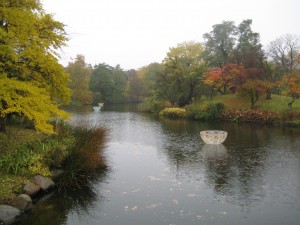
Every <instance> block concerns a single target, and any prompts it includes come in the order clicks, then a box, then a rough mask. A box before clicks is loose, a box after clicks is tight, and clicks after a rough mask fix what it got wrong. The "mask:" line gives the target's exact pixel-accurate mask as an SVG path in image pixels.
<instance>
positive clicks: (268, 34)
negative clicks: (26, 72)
mask: <svg viewBox="0 0 300 225" xmlns="http://www.w3.org/2000/svg"><path fill="white" fill-rule="evenodd" d="M41 2H42V3H43V7H44V9H45V10H46V12H47V13H51V14H53V15H54V18H55V19H56V20H58V21H60V22H63V23H64V24H65V25H66V31H67V32H68V34H69V38H70V41H68V43H67V44H68V47H64V48H63V52H62V53H61V63H62V64H63V65H67V63H68V62H69V61H70V60H71V58H75V57H76V55H77V54H82V55H84V56H85V59H86V62H87V63H90V64H92V65H95V64H98V63H102V62H105V63H107V64H109V65H111V66H116V65H117V64H119V65H120V66H121V67H122V68H123V69H125V70H127V69H138V68H140V67H142V66H146V65H148V64H150V63H152V62H161V61H162V60H163V58H164V57H165V56H166V53H167V52H168V50H169V48H170V47H176V46H177V44H178V43H182V42H184V41H192V40H193V41H198V42H202V41H203V39H202V36H203V34H204V33H207V32H210V31H211V30H212V26H213V25H214V24H219V23H222V21H224V20H225V21H229V20H230V21H234V22H235V25H238V24H239V23H241V22H242V20H244V19H252V20H253V23H252V30H253V31H254V32H258V33H259V34H260V37H261V43H262V44H263V46H267V45H268V44H269V43H270V42H271V41H273V40H275V39H276V38H278V37H280V36H282V35H284V34H295V35H300V1H299V0H251V1H250V0H249V1H244V0H41Z"/></svg>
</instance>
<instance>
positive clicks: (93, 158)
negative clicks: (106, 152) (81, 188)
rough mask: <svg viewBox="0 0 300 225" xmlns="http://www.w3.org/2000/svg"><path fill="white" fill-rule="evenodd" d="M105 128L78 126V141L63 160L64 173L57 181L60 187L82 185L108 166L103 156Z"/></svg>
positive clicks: (76, 130) (76, 133)
mask: <svg viewBox="0 0 300 225" xmlns="http://www.w3.org/2000/svg"><path fill="white" fill-rule="evenodd" d="M106 133H107V131H106V130H105V129H101V128H84V127H76V128H75V129H74V136H75V139H76V143H75V146H74V148H73V149H72V151H71V152H70V154H69V155H68V156H67V157H66V158H65V159H64V161H63V162H62V169H63V170H64V173H63V174H62V175H61V177H60V179H59V180H58V182H57V185H58V186H59V187H66V186H68V185H70V184H72V185H76V184H78V185H80V184H82V183H84V182H86V181H87V179H89V178H90V177H92V176H93V174H95V172H96V171H97V170H98V169H105V168H107V165H106V161H105V159H104V157H103V152H102V151H103V148H104V145H105V143H106Z"/></svg>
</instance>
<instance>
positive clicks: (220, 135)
mask: <svg viewBox="0 0 300 225" xmlns="http://www.w3.org/2000/svg"><path fill="white" fill-rule="evenodd" d="M200 137H201V138H202V140H203V141H204V142H205V143H206V144H222V143H223V142H224V141H225V139H226V138H227V132H226V131H223V130H204V131H200Z"/></svg>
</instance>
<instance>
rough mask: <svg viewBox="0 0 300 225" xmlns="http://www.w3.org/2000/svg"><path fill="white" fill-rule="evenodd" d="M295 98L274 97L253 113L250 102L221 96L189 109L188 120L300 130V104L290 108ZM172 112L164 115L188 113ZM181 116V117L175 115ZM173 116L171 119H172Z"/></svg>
mask: <svg viewBox="0 0 300 225" xmlns="http://www.w3.org/2000/svg"><path fill="white" fill-rule="evenodd" d="M290 101H291V98H289V97H286V96H279V95H272V99H269V100H267V99H264V98H261V99H259V100H258V102H257V103H256V104H255V108H254V109H250V101H249V99H248V98H245V97H241V96H238V95H235V94H228V95H218V96H215V97H214V98H213V99H208V98H202V99H200V100H198V101H197V102H194V103H193V104H191V105H189V106H186V107H185V110H186V112H185V113H186V117H187V118H189V119H196V120H205V121H214V120H230V121H233V122H254V123H268V124H275V123H280V124H283V125H289V126H293V125H294V126H300V100H298V101H295V102H294V104H293V108H292V109H289V108H288V102H290ZM168 110H169V109H164V110H163V111H161V113H160V115H161V116H165V117H170V118H182V116H180V115H182V114H183V113H184V112H182V109H181V111H180V110H179V109H176V110H175V109H173V110H172V114H170V113H166V112H168ZM176 112H178V115H174V113H175V114H176ZM169 115H171V116H169Z"/></svg>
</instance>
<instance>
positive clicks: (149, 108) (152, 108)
mask: <svg viewBox="0 0 300 225" xmlns="http://www.w3.org/2000/svg"><path fill="white" fill-rule="evenodd" d="M165 107H166V104H165V103H164V102H163V101H162V100H159V99H157V98H153V97H149V98H146V99H145V101H144V102H143V103H141V104H139V110H140V111H142V112H152V113H159V112H160V111H161V110H163V109H164V108H165Z"/></svg>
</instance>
